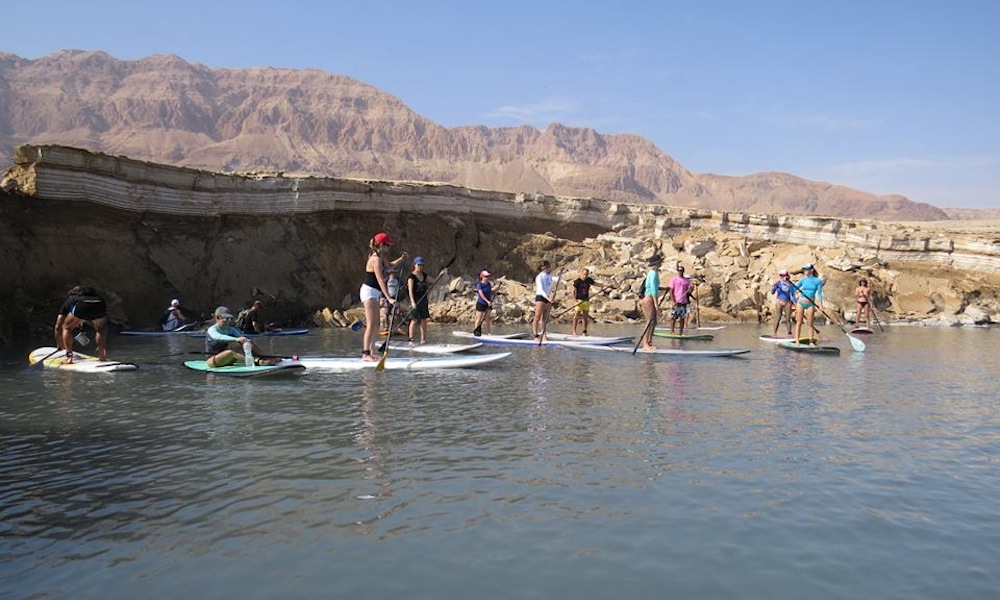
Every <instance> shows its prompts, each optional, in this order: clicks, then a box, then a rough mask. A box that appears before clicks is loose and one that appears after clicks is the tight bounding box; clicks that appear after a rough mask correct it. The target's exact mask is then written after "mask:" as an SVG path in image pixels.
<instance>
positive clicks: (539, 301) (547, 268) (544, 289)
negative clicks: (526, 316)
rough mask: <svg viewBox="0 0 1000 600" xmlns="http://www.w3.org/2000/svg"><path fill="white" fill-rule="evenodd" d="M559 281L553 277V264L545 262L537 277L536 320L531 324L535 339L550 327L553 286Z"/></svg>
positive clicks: (539, 268) (532, 334)
mask: <svg viewBox="0 0 1000 600" xmlns="http://www.w3.org/2000/svg"><path fill="white" fill-rule="evenodd" d="M557 281H559V277H558V276H556V277H553V276H552V263H550V262H549V261H547V260H543V261H542V264H540V265H538V275H536V276H535V318H534V320H533V321H532V323H531V337H533V338H536V339H537V338H538V337H540V336H541V335H542V334H543V333H544V332H545V330H546V328H547V326H548V323H549V313H551V312H552V297H553V294H552V284H553V283H554V282H557ZM542 341H545V340H544V339H543V340H542Z"/></svg>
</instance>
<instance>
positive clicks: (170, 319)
mask: <svg viewBox="0 0 1000 600" xmlns="http://www.w3.org/2000/svg"><path fill="white" fill-rule="evenodd" d="M191 322H192V319H189V318H188V317H187V315H185V314H184V309H183V308H181V301H180V300H179V299H177V298H174V299H173V300H171V301H170V306H169V307H167V310H166V311H164V313H163V317H162V318H161V319H160V329H162V330H163V331H174V330H176V329H180V328H181V327H183V326H184V325H187V324H188V323H191Z"/></svg>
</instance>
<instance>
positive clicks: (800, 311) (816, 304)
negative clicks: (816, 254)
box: [795, 263, 823, 344]
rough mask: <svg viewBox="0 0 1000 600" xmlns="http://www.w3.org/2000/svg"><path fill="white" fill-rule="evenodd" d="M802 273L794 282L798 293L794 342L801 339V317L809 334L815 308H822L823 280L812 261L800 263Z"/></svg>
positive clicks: (814, 315)
mask: <svg viewBox="0 0 1000 600" xmlns="http://www.w3.org/2000/svg"><path fill="white" fill-rule="evenodd" d="M802 273H803V274H804V276H803V277H802V279H799V280H798V282H796V283H795V289H796V291H797V292H798V293H799V298H798V304H797V306H796V307H795V343H796V344H797V343H799V340H800V339H802V321H803V319H805V320H806V321H807V322H808V323H809V327H808V328H806V332H807V333H808V334H809V335H810V336H811V335H812V332H813V321H814V319H815V317H816V309H817V308H818V309H819V310H823V280H822V279H820V278H819V273H818V272H817V271H816V269H815V268H814V267H813V266H812V263H807V264H805V265H802Z"/></svg>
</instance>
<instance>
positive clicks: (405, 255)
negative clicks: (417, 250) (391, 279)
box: [389, 252, 409, 267]
mask: <svg viewBox="0 0 1000 600" xmlns="http://www.w3.org/2000/svg"><path fill="white" fill-rule="evenodd" d="M407 256H409V254H407V253H406V252H403V253H402V254H400V255H399V258H397V259H396V260H390V261H389V266H390V267H395V266H396V265H398V264H399V263H401V262H403V259H405V258H406V257H407Z"/></svg>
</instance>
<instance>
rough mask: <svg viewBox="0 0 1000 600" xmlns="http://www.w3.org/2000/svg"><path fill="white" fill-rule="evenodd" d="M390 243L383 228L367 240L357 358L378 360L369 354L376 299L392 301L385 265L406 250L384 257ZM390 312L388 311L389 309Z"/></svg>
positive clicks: (376, 321)
mask: <svg viewBox="0 0 1000 600" xmlns="http://www.w3.org/2000/svg"><path fill="white" fill-rule="evenodd" d="M392 245H393V241H392V238H391V237H390V236H389V234H388V233H385V232H384V231H382V232H379V233H376V234H375V237H373V238H372V239H371V241H370V242H369V243H368V259H367V260H366V261H365V280H364V283H362V284H361V291H360V296H361V303H362V304H363V305H364V307H365V333H364V336H362V338H361V360H366V361H372V362H376V361H378V359H377V358H375V357H374V356H372V350H373V349H374V346H375V334H376V333H378V326H379V306H378V305H379V300H380V299H382V298H385V300H386V302H387V303H388V304H389V306H390V307H392V305H394V304H395V303H396V298H395V297H393V296H392V295H390V294H389V288H388V284H387V282H386V278H385V270H386V267H387V266H392V267H394V266H396V265H398V264H399V263H401V262H402V261H403V259H404V258H406V252H403V253H402V255H401V256H400V257H399V258H397V259H396V260H393V261H389V260H386V258H385V256H384V255H385V254H387V253H388V251H389V248H390V247H391V246H392ZM390 314H391V311H390Z"/></svg>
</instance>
